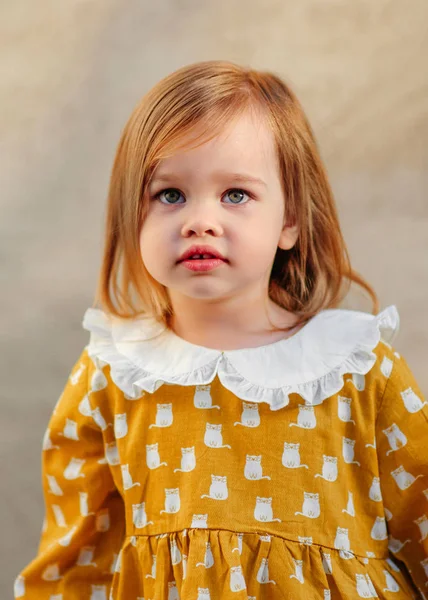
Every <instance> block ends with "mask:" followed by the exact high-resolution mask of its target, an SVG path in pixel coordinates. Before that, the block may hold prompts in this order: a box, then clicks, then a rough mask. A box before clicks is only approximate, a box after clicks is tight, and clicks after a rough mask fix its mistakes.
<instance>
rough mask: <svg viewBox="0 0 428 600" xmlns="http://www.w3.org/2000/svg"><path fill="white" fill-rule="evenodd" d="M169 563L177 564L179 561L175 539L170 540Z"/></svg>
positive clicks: (178, 551)
mask: <svg viewBox="0 0 428 600" xmlns="http://www.w3.org/2000/svg"><path fill="white" fill-rule="evenodd" d="M170 553H171V564H172V565H178V564H179V563H180V562H181V552H180V548H179V547H178V545H177V541H176V540H171V541H170Z"/></svg>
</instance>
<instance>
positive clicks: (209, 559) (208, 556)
mask: <svg viewBox="0 0 428 600" xmlns="http://www.w3.org/2000/svg"><path fill="white" fill-rule="evenodd" d="M213 564H214V557H213V553H212V550H211V543H210V542H205V556H204V562H199V563H196V566H197V567H200V566H202V567H205V568H206V569H210V568H211V567H212V566H213Z"/></svg>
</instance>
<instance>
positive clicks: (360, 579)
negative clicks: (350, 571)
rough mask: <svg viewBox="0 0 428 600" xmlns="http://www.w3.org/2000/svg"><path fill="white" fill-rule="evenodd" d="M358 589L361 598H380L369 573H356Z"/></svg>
mask: <svg viewBox="0 0 428 600" xmlns="http://www.w3.org/2000/svg"><path fill="white" fill-rule="evenodd" d="M355 579H356V589H357V593H358V595H359V597H360V598H378V595H377V594H376V590H375V589H374V587H373V583H372V581H371V579H370V577H369V575H368V573H366V574H364V573H356V574H355Z"/></svg>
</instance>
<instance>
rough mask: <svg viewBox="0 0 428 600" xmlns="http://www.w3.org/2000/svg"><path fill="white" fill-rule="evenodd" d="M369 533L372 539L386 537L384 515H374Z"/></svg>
mask: <svg viewBox="0 0 428 600" xmlns="http://www.w3.org/2000/svg"><path fill="white" fill-rule="evenodd" d="M370 535H371V537H372V538H373V539H374V540H386V539H387V538H388V531H387V528H386V519H385V517H376V520H375V522H374V525H373V527H372V530H371V533H370Z"/></svg>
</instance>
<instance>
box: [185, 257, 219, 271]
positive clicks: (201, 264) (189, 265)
mask: <svg viewBox="0 0 428 600" xmlns="http://www.w3.org/2000/svg"><path fill="white" fill-rule="evenodd" d="M225 262H226V261H224V260H223V259H221V258H202V259H200V260H197V259H194V260H190V259H189V260H182V261H181V262H180V264H181V265H183V267H186V269H190V271H212V270H213V269H216V268H217V267H219V266H220V265H222V264H224V263H225Z"/></svg>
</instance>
